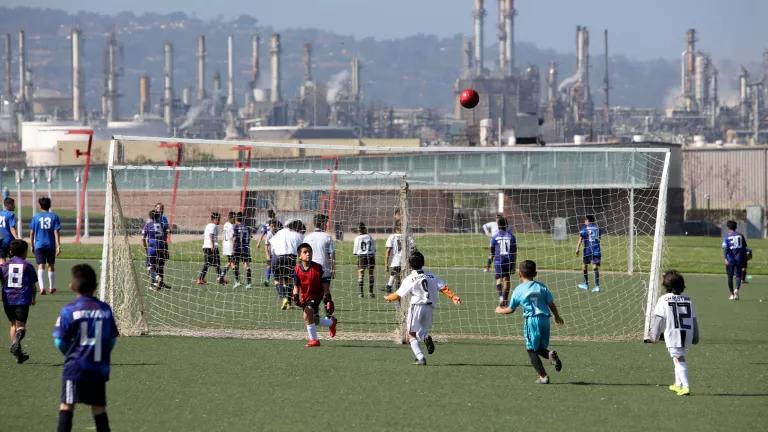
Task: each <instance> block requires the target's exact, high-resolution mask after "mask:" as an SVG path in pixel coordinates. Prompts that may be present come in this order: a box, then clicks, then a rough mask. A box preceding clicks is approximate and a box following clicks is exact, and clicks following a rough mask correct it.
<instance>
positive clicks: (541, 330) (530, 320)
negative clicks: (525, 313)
mask: <svg viewBox="0 0 768 432" xmlns="http://www.w3.org/2000/svg"><path fill="white" fill-rule="evenodd" d="M523 339H525V349H528V350H534V351H537V350H539V349H542V348H543V349H547V348H548V347H549V317H548V316H546V315H536V316H532V317H526V318H525V322H523Z"/></svg>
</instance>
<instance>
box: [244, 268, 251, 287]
mask: <svg viewBox="0 0 768 432" xmlns="http://www.w3.org/2000/svg"><path fill="white" fill-rule="evenodd" d="M245 281H246V282H247V283H248V285H250V284H251V268H250V267H248V268H247V269H245Z"/></svg>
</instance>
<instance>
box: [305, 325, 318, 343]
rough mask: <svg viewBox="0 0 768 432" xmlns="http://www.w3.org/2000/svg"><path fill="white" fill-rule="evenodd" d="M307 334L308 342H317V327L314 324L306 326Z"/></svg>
mask: <svg viewBox="0 0 768 432" xmlns="http://www.w3.org/2000/svg"><path fill="white" fill-rule="evenodd" d="M307 334H308V335H309V340H317V326H316V325H314V324H308V325H307Z"/></svg>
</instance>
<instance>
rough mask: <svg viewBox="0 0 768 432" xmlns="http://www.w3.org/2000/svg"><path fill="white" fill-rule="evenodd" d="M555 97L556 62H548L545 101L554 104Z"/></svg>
mask: <svg viewBox="0 0 768 432" xmlns="http://www.w3.org/2000/svg"><path fill="white" fill-rule="evenodd" d="M556 99H557V63H555V62H552V63H550V64H549V70H548V71H547V102H548V103H549V104H551V105H554V103H555V100H556Z"/></svg>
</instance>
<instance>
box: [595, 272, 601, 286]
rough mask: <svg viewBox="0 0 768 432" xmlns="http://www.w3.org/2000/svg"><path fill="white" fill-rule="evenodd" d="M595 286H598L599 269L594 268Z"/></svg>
mask: <svg viewBox="0 0 768 432" xmlns="http://www.w3.org/2000/svg"><path fill="white" fill-rule="evenodd" d="M595 286H600V270H595Z"/></svg>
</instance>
